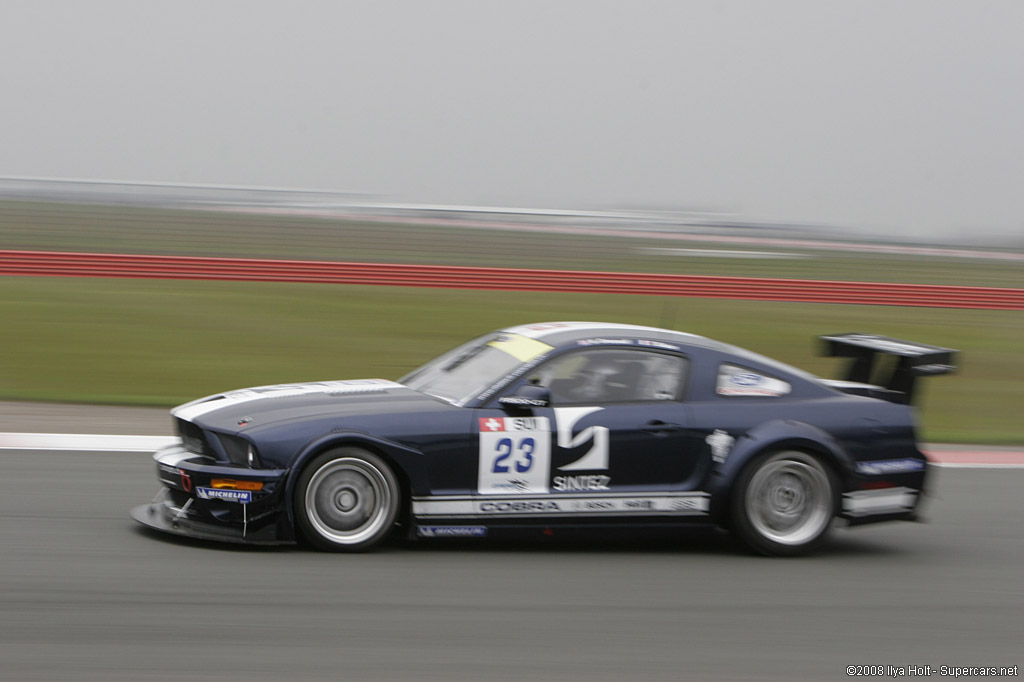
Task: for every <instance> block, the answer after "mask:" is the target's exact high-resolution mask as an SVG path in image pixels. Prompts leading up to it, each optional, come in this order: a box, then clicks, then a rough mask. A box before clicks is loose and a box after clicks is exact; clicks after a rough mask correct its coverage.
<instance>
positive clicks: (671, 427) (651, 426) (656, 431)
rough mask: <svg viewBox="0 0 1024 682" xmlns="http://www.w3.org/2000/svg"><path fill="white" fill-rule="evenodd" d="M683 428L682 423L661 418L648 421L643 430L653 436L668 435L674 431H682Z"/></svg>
mask: <svg viewBox="0 0 1024 682" xmlns="http://www.w3.org/2000/svg"><path fill="white" fill-rule="evenodd" d="M682 428H683V426H682V424H672V423H669V422H663V421H661V420H660V419H655V420H654V421H651V422H647V424H646V426H644V427H643V430H644V431H645V432H647V433H649V434H651V435H652V436H667V435H668V434H670V433H673V432H674V431H681V430H682Z"/></svg>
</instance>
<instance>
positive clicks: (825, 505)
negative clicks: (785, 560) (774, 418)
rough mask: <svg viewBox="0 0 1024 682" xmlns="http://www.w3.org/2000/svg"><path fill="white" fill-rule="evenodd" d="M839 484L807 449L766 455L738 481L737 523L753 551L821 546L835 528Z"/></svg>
mask: <svg viewBox="0 0 1024 682" xmlns="http://www.w3.org/2000/svg"><path fill="white" fill-rule="evenodd" d="M835 509H836V485H835V481H834V477H833V474H832V472H831V470H830V469H829V468H828V467H827V466H826V465H825V464H824V463H823V462H822V461H821V460H820V459H819V458H817V457H815V456H814V455H811V454H809V453H806V452H797V451H784V452H773V453H768V454H765V455H762V456H761V457H759V458H757V459H756V460H754V461H753V462H751V463H750V464H749V465H748V466H747V467H746V468H745V469H744V470H743V472H742V473H741V474H740V476H739V479H738V480H737V481H736V487H735V488H734V490H733V497H732V521H733V524H732V527H733V530H734V532H735V533H736V535H737V537H738V538H739V540H740V541H741V542H742V543H743V544H745V545H746V546H747V547H749V548H750V549H752V550H754V551H756V552H759V553H761V554H766V555H769V556H795V555H798V554H804V553H806V552H808V551H810V550H811V549H813V548H814V547H816V546H818V545H819V544H820V543H821V542H822V541H823V540H824V539H825V537H826V535H827V534H828V531H829V529H830V528H831V526H832V517H833V516H834V515H835Z"/></svg>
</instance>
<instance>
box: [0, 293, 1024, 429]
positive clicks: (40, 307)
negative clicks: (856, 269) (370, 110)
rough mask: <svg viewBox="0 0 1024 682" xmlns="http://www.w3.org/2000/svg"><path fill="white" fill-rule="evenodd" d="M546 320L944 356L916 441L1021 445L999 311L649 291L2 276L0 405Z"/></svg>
mask: <svg viewBox="0 0 1024 682" xmlns="http://www.w3.org/2000/svg"><path fill="white" fill-rule="evenodd" d="M560 319H592V320H605V321H615V322H630V323H637V324H652V325H658V326H667V327H671V328H674V329H680V330H684V331H689V332H693V333H697V334H702V335H705V336H709V337H712V338H716V339H720V340H723V341H727V342H730V343H735V344H737V345H740V346H744V347H747V348H750V349H752V350H756V351H759V352H762V353H764V354H766V355H769V356H772V357H776V358H778V359H780V360H783V361H786V362H789V363H792V364H794V365H797V366H799V367H803V368H805V369H808V370H810V371H812V372H816V373H818V374H821V375H823V376H835V374H836V372H837V371H838V361H837V360H835V359H828V358H821V357H817V356H816V352H817V346H816V343H815V339H816V337H817V336H818V335H819V334H823V333H831V332H844V331H867V332H874V333H880V334H887V335H891V336H896V337H902V338H907V339H912V340H917V341H922V342H926V343H933V344H938V345H943V346H949V347H952V348H957V349H959V350H961V351H963V353H962V355H961V357H960V363H961V365H962V369H961V371H960V372H959V373H958V374H956V375H953V376H949V377H939V378H935V379H926V380H925V381H924V384H925V386H924V389H923V391H922V395H921V398H922V408H923V409H922V423H923V427H924V429H923V438H925V439H927V440H932V441H949V442H976V443H992V444H1000V443H1001V444H1011V443H1024V420H1022V419H1021V414H1022V409H1021V408H1022V402H1024V401H1022V394H1024V392H1022V390H1021V384H1020V379H1021V377H1024V316H1022V315H1021V314H1020V313H1012V312H997V311H969V310H943V309H926V308H889V307H872V306H839V305H823V304H810V303H765V302H753V301H726V300H709V299H686V298H667V297H658V296H625V295H621V296H617V295H600V294H547V293H522V292H482V291H458V290H438V289H417V288H404V287H356V286H336V285H312V284H272V283H241V282H198V281H197V282H173V281H150V280H114V279H77V278H36V277H0V320H2V321H3V322H2V326H0V348H3V353H2V354H0V398H2V399H6V400H54V401H73V402H96V403H117V404H145V405H164V406H170V405H174V404H177V403H180V402H184V401H186V400H190V399H192V398H196V397H199V396H201V395H207V394H210V393H215V392H218V391H223V390H227V389H231V388H238V387H243V386H253V385H260V384H273V383H284V382H293V381H315V380H323V379H345V378H365V377H382V378H397V377H399V376H401V375H402V374H403V373H405V372H406V371H408V370H409V369H411V368H413V367H415V366H417V365H419V364H420V363H422V362H424V361H426V360H427V359H429V358H431V357H433V356H434V355H436V354H438V353H440V352H442V351H444V350H446V349H447V348H450V347H451V346H453V345H455V344H456V343H459V342H460V341H463V340H465V339H467V338H469V337H472V336H474V335H476V334H479V333H483V332H485V331H488V330H490V329H494V328H497V327H502V326H508V325H513V324H519V323H526V322H537V321H545V320H560Z"/></svg>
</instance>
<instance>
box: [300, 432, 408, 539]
mask: <svg viewBox="0 0 1024 682" xmlns="http://www.w3.org/2000/svg"><path fill="white" fill-rule="evenodd" d="M345 445H354V446H357V447H363V448H366V449H367V450H371V451H373V452H375V453H377V454H379V455H381V456H383V457H384V458H385V459H386V460H387V461H388V463H389V464H391V465H392V466H393V467H394V469H395V475H396V476H398V478H399V479H400V480H404V482H405V483H407V484H408V485H409V492H410V493H411V492H412V491H415V490H426V489H427V488H428V481H427V473H426V466H425V465H424V462H423V456H424V455H423V453H422V452H420V451H419V450H416V449H414V448H410V447H409V446H407V445H402V444H401V443H396V442H394V441H390V440H387V439H384V438H378V437H377V436H372V435H370V434H368V433H363V432H361V431H339V432H332V433H328V434H325V435H323V436H320V437H319V438H316V439H314V440H312V441H310V442H309V443H307V444H306V446H305V447H303V448H302V450H301V451H300V452H299V454H298V455H297V456H296V457H295V459H294V461H293V462H292V465H291V469H290V471H289V475H288V480H287V481H286V482H285V491H284V499H285V501H286V502H285V507H286V513H287V514H288V521H289V522H290V523H291V524H292V527H294V524H295V505H294V504H292V501H293V500H294V499H295V481H296V479H298V477H299V472H301V471H302V469H303V468H304V467H305V466H306V463H307V462H309V460H311V459H312V458H314V457H316V456H317V455H319V454H320V453H321V452H324V451H325V450H329V449H331V448H336V447H342V446H345Z"/></svg>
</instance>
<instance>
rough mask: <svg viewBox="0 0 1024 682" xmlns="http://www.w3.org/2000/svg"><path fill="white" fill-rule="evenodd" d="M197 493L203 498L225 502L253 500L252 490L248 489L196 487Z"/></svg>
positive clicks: (244, 502) (247, 501)
mask: <svg viewBox="0 0 1024 682" xmlns="http://www.w3.org/2000/svg"><path fill="white" fill-rule="evenodd" d="M196 494H197V495H199V497H200V499H203V500H224V501H225V502H241V503H242V504H248V503H250V502H252V492H251V491H248V490H225V489H223V488H196Z"/></svg>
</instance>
